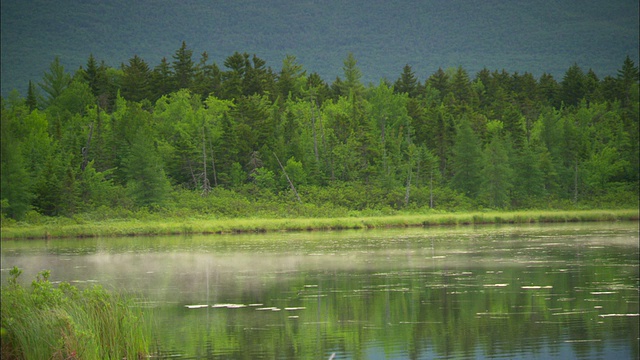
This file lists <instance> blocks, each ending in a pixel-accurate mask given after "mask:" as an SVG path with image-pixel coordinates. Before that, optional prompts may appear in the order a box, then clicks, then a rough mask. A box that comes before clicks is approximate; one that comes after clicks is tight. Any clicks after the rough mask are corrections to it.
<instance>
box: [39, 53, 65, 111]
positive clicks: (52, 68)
mask: <svg viewBox="0 0 640 360" xmlns="http://www.w3.org/2000/svg"><path fill="white" fill-rule="evenodd" d="M69 84H71V75H69V74H68V73H67V72H65V71H64V66H62V64H60V58H59V57H57V56H56V57H55V59H54V60H53V62H52V63H51V65H49V71H48V72H46V73H44V75H43V76H42V82H41V83H40V87H41V88H42V90H43V91H44V92H45V93H46V94H47V98H46V99H45V102H46V105H50V104H51V103H53V101H54V100H55V99H57V98H58V96H60V94H62V92H63V91H64V90H65V89H66V88H67V87H68V86H69Z"/></svg>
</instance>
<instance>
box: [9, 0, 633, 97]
mask: <svg viewBox="0 0 640 360" xmlns="http://www.w3.org/2000/svg"><path fill="white" fill-rule="evenodd" d="M0 14H1V20H2V29H1V30H2V31H1V46H2V59H1V62H2V74H1V75H2V88H1V90H2V94H3V95H4V96H7V95H8V92H9V91H10V90H12V89H14V88H17V89H19V90H20V91H21V93H22V94H23V95H24V94H25V93H26V88H27V83H28V81H29V80H32V81H34V82H38V81H39V79H40V78H41V77H42V74H43V73H44V72H45V71H46V70H47V67H48V64H49V63H50V62H51V61H52V59H53V58H54V57H55V56H59V57H60V61H61V62H62V64H63V65H64V66H65V67H66V68H67V69H69V70H75V69H77V68H79V67H80V66H81V65H84V64H85V61H86V59H87V57H88V55H89V54H93V55H94V56H95V57H96V58H97V59H98V61H102V60H104V61H105V62H106V64H107V65H108V66H111V67H116V68H117V67H119V66H120V64H121V63H123V62H126V61H127V60H128V59H129V58H130V57H132V56H133V55H138V56H140V57H141V58H142V59H144V60H145V61H147V63H148V64H149V65H150V66H152V67H153V66H155V65H157V64H158V63H159V62H160V60H161V58H162V57H163V56H167V54H171V53H172V52H173V50H175V49H176V48H177V47H179V46H180V43H181V42H182V41H186V42H187V44H189V46H190V47H191V48H192V49H193V50H194V52H195V53H196V54H200V53H202V52H204V51H206V52H207V53H208V54H209V56H210V60H211V61H214V62H216V63H217V64H218V65H219V66H220V67H222V62H223V61H224V59H225V58H226V57H227V56H229V55H230V54H232V53H233V52H235V51H239V52H247V53H249V54H256V55H258V56H259V57H260V58H262V59H264V60H266V62H267V66H271V67H273V68H278V67H279V66H280V62H281V60H282V59H283V58H284V56H285V55H286V54H292V55H295V56H296V57H297V58H298V60H299V61H300V63H301V64H302V65H303V66H304V67H305V68H307V69H309V70H310V71H314V72H317V73H318V74H319V75H321V77H322V78H323V79H324V80H325V81H327V82H331V81H333V80H334V79H335V77H336V76H338V75H341V71H342V70H341V68H342V60H343V59H344V57H345V56H346V55H347V54H348V53H353V54H354V55H355V57H356V58H357V59H358V61H359V66H360V69H361V70H362V75H363V82H364V83H365V84H367V83H369V82H373V83H374V84H376V83H377V81H378V80H379V79H381V78H383V77H384V78H388V79H394V78H395V77H396V76H397V75H398V74H399V73H400V71H401V69H402V67H403V66H404V65H405V64H409V65H411V66H412V67H413V69H414V71H415V72H416V74H417V76H418V78H419V79H420V80H422V81H424V79H426V77H428V76H429V75H430V74H431V73H433V72H434V71H436V70H437V69H438V68H439V67H442V68H444V69H446V68H448V67H454V68H455V67H457V66H463V67H464V68H465V69H466V70H467V71H468V72H469V73H471V74H475V73H476V72H478V71H479V70H481V69H482V68H484V67H486V68H488V69H492V70H493V69H497V70H502V69H505V70H507V71H508V72H516V71H517V72H520V73H523V72H525V71H526V72H530V73H532V74H533V75H535V76H540V75H542V73H549V74H552V75H554V76H555V77H556V78H558V77H560V76H561V75H562V74H563V73H564V71H565V70H566V69H567V68H568V67H569V66H571V65H572V64H573V63H574V62H575V63H577V64H579V65H580V66H581V67H582V68H584V69H585V71H586V70H588V69H589V68H591V69H593V70H594V71H595V72H596V73H597V74H599V75H600V76H606V75H615V71H616V70H617V69H618V68H619V64H620V59H624V57H625V56H627V55H629V56H630V57H631V59H632V60H633V61H634V62H636V63H637V62H638V26H639V25H638V2H637V1H634V0H612V1H600V0H587V1H581V2H577V3H576V2H573V1H567V0H562V1H554V2H549V1H543V0H533V1H532V0H518V1H498V0H491V1H466V0H455V1H434V0H424V1H401V2H390V1H380V0H374V1H369V0H367V1H360V0H359V1H343V0H336V1H319V0H304V1H262V0H259V1H258V0H246V1H214V2H212V1H201V0H198V1H187V2H185V1H153V2H151V1H128V0H113V1H96V0H89V1H44V0H34V1H18V0H3V1H2V3H1V12H0Z"/></svg>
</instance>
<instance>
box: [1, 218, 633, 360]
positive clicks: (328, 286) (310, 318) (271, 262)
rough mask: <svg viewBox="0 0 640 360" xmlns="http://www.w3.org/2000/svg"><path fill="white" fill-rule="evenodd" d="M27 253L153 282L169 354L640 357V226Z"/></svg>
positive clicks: (231, 239) (61, 245)
mask: <svg viewBox="0 0 640 360" xmlns="http://www.w3.org/2000/svg"><path fill="white" fill-rule="evenodd" d="M13 265H17V266H20V267H22V268H24V269H25V280H26V279H28V278H29V277H30V276H31V274H33V275H35V273H36V272H37V271H39V270H40V269H43V268H47V269H51V270H52V279H54V280H64V281H76V282H77V283H78V284H84V282H87V281H89V282H91V281H94V282H99V283H101V284H104V285H105V286H107V287H115V288H118V289H123V290H125V291H131V292H136V293H139V294H140V295H142V296H143V297H144V299H145V300H144V302H141V305H144V306H149V307H151V308H152V309H153V311H154V312H155V314H156V319H157V321H158V324H157V325H158V329H159V332H158V334H157V342H156V344H157V345H156V349H155V350H156V352H157V355H158V356H165V357H168V356H180V357H182V358H203V359H204V358H210V359H215V358H225V359H228V358H248V359H256V358H283V359H297V358H312V359H327V358H329V357H330V356H332V355H334V354H335V355H334V358H336V359H344V358H349V359H387V358H389V359H397V358H402V359H432V358H486V357H490V358H493V357H506V358H544V357H557V358H611V357H620V358H637V357H638V337H639V333H638V315H637V314H638V276H639V275H638V224H637V223H619V224H571V225H546V226H509V227H478V228H470V227H462V228H448V229H441V228H439V229H409V230H387V231H358V232H356V231H353V232H352V231H348V232H337V233H297V234H292V233H285V234H275V235H259V236H214V237H191V238H176V237H173V238H135V239H131V238H127V239H109V238H105V239H83V240H59V241H58V240H56V241H53V240H52V241H48V242H44V241H43V242H33V241H31V242H24V241H12V242H3V248H2V267H3V269H5V268H9V267H12V266H13ZM6 275H7V274H6V271H3V272H2V276H3V279H2V280H3V281H6V279H5V276H6Z"/></svg>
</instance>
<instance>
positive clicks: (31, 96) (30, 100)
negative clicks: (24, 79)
mask: <svg viewBox="0 0 640 360" xmlns="http://www.w3.org/2000/svg"><path fill="white" fill-rule="evenodd" d="M25 105H27V107H28V108H29V110H31V111H33V110H35V109H37V108H38V95H37V94H36V89H35V86H34V85H33V82H31V80H29V87H28V88H27V98H26V100H25Z"/></svg>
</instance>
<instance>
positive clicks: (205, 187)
mask: <svg viewBox="0 0 640 360" xmlns="http://www.w3.org/2000/svg"><path fill="white" fill-rule="evenodd" d="M206 142H207V139H206V137H205V132H204V127H203V128H202V169H203V170H202V177H203V179H202V195H208V194H209V192H210V191H211V185H210V184H209V178H208V177H207V147H206Z"/></svg>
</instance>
